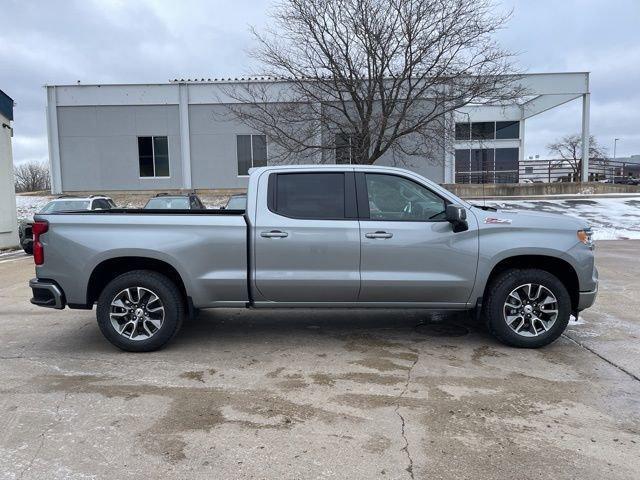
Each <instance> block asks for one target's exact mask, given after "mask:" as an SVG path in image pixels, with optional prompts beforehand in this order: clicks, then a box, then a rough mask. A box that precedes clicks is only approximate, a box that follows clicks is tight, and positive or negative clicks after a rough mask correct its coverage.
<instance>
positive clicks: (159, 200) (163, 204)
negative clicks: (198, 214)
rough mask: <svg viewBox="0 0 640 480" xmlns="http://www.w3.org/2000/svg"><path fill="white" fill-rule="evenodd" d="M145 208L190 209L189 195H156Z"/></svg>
mask: <svg viewBox="0 0 640 480" xmlns="http://www.w3.org/2000/svg"><path fill="white" fill-rule="evenodd" d="M144 208H153V209H163V210H166V209H170V210H188V209H189V199H188V198H187V197H156V198H152V199H151V200H149V201H148V202H147V204H146V205H145V207H144Z"/></svg>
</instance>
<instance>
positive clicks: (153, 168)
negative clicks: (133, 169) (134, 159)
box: [138, 137, 169, 177]
mask: <svg viewBox="0 0 640 480" xmlns="http://www.w3.org/2000/svg"><path fill="white" fill-rule="evenodd" d="M138 165H139V167H140V177H168V176H169V144H168V141H167V137H138Z"/></svg>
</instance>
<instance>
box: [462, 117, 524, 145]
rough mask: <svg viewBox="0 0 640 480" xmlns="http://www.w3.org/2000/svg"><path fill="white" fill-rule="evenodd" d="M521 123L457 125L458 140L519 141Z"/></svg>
mask: <svg viewBox="0 0 640 480" xmlns="http://www.w3.org/2000/svg"><path fill="white" fill-rule="evenodd" d="M518 138H520V122H518V121H515V122H473V123H471V124H470V123H468V122H467V123H456V140H517V139H518Z"/></svg>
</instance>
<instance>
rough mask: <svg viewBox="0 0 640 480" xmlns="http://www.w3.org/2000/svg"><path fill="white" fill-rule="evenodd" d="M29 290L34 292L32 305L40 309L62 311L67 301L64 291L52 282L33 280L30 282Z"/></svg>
mask: <svg viewBox="0 0 640 480" xmlns="http://www.w3.org/2000/svg"><path fill="white" fill-rule="evenodd" d="M29 288H31V291H32V292H33V297H31V303H33V304H34V305H38V306H39V307H47V308H55V309H57V310H62V309H63V308H64V307H65V305H66V301H65V298H64V292H63V291H62V289H61V288H60V287H59V286H58V285H56V284H55V283H54V282H52V281H50V280H40V279H38V278H32V279H31V280H29Z"/></svg>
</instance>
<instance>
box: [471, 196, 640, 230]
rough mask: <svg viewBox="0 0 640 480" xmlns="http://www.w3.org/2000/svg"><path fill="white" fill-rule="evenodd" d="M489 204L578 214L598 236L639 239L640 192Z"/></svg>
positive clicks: (517, 208) (498, 201)
mask: <svg viewBox="0 0 640 480" xmlns="http://www.w3.org/2000/svg"><path fill="white" fill-rule="evenodd" d="M476 203H478V202H476ZM486 204H487V205H490V206H493V207H496V208H501V209H504V210H524V211H526V210H530V211H537V212H549V213H560V214H563V215H569V216H571V217H575V218H579V219H581V220H584V221H585V222H587V223H588V224H589V225H591V227H592V228H593V232H594V235H593V237H594V239H595V240H621V239H640V196H637V197H624V198H611V197H608V198H596V197H590V198H584V199H581V198H578V199H576V198H572V199H562V200H561V199H536V200H487V201H486Z"/></svg>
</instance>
